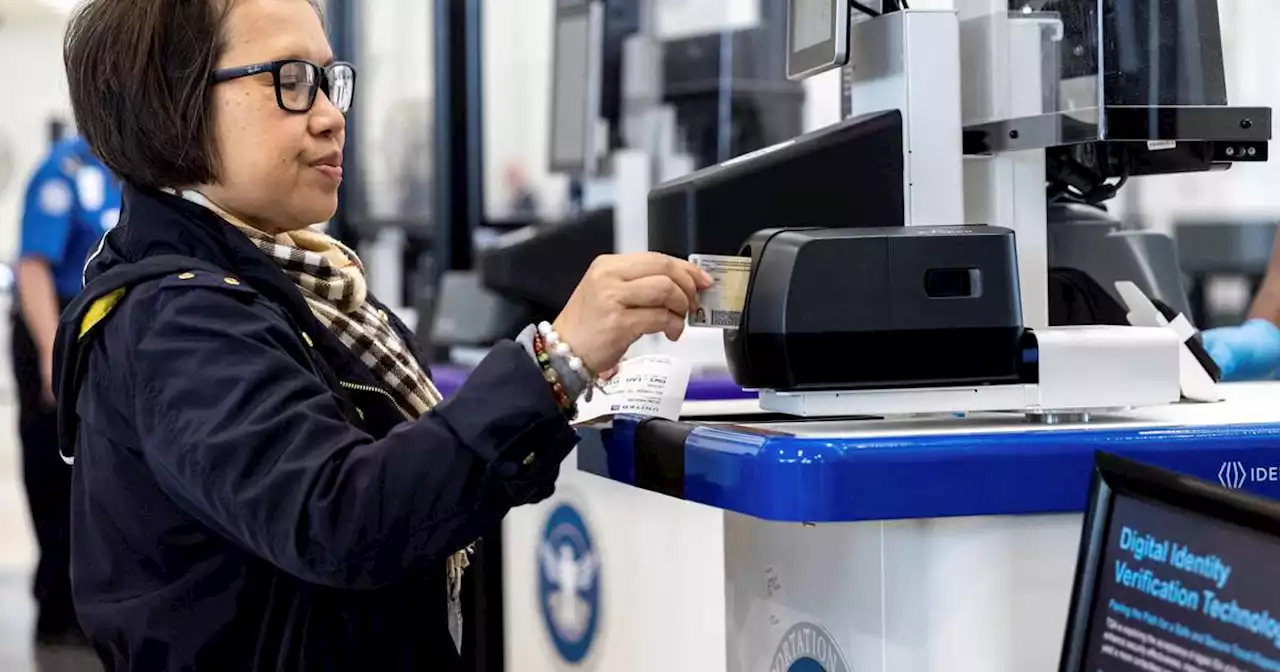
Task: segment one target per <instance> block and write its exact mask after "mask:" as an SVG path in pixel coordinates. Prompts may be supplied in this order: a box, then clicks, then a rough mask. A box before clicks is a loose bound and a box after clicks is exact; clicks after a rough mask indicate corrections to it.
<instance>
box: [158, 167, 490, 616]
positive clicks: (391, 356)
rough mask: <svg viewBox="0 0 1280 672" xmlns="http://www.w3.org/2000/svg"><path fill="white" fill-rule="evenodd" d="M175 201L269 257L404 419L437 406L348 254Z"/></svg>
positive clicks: (324, 240) (311, 235)
mask: <svg viewBox="0 0 1280 672" xmlns="http://www.w3.org/2000/svg"><path fill="white" fill-rule="evenodd" d="M180 195H181V196H182V198H184V199H186V200H188V201H191V202H194V203H199V204H200V205H203V206H204V207H206V208H208V209H209V210H211V211H213V212H214V213H216V214H218V215H219V216H221V217H222V218H223V219H224V220H226V221H227V222H228V223H230V224H232V225H233V226H235V227H236V228H237V229H239V230H240V231H242V232H244V234H245V235H246V236H247V237H248V238H249V240H250V241H252V242H253V244H254V245H255V246H257V248H258V249H259V250H262V252H263V253H264V254H266V255H267V256H268V257H270V258H271V260H272V261H274V262H275V263H276V265H277V266H279V267H280V269H281V270H282V271H284V273H285V275H287V276H289V279H290V280H292V281H293V284H294V285H295V286H297V288H298V290H299V291H301V292H302V296H303V298H305V299H306V300H307V305H308V306H310V308H311V312H312V313H314V314H315V316H316V319H318V320H320V323H321V324H323V325H324V326H325V327H327V328H328V329H329V331H331V332H333V334H334V335H335V336H337V337H338V339H339V340H341V341H342V343H343V344H344V345H346V346H347V348H349V349H350V350H351V352H352V354H354V355H355V356H357V357H359V358H360V361H361V362H364V364H365V366H367V367H369V370H370V371H372V372H373V373H374V375H376V376H377V377H378V378H379V379H380V380H382V381H383V383H385V384H386V386H387V388H388V389H389V390H390V391H391V394H392V396H393V399H394V400H395V401H396V405H397V406H398V407H399V408H400V411H401V412H402V413H404V415H405V417H406V418H407V419H414V418H418V417H420V416H422V415H425V414H426V413H427V412H429V411H430V410H431V409H432V408H434V407H435V406H436V404H439V403H440V401H441V400H442V397H441V396H440V391H439V390H437V389H436V386H435V385H434V384H433V383H432V382H431V379H430V378H428V377H427V374H426V372H424V371H423V370H422V366H421V365H419V364H418V361H417V360H416V359H415V358H414V357H413V355H412V354H411V353H410V351H409V348H408V347H406V346H405V344H404V342H403V341H402V340H401V339H400V336H399V335H398V334H397V333H396V331H395V330H394V329H393V328H392V327H391V324H390V318H389V316H388V315H387V314H386V313H385V312H383V311H381V310H379V309H378V308H376V307H375V306H374V305H373V303H372V302H370V301H369V300H368V288H367V285H366V283H365V278H364V265H363V264H362V263H360V258H359V257H358V256H356V253H355V252H354V251H353V250H351V249H350V248H348V247H347V246H346V245H343V244H342V243H340V242H338V241H336V240H334V239H333V238H331V237H329V236H327V235H325V234H324V233H321V232H320V231H317V230H314V229H302V230H298V231H290V232H287V233H281V234H278V235H275V236H272V235H270V234H267V233H264V232H263V231H260V230H258V229H255V228H253V227H252V226H249V225H248V224H246V223H245V222H243V221H241V220H240V219H239V218H237V217H235V216H233V215H231V214H229V213H227V212H226V211H224V210H223V209H222V208H219V207H218V206H217V205H214V204H213V202H211V201H210V200H209V199H207V198H205V197H204V195H203V194H200V193H198V192H194V191H185V192H182V193H181V194H180ZM472 549H473V547H468V548H466V549H463V550H461V551H458V552H457V553H454V554H453V556H452V557H450V558H449V561H448V563H447V568H446V569H447V572H448V578H449V587H450V599H451V600H452V601H456V600H457V599H458V595H459V592H460V590H461V586H462V571H463V570H464V569H466V567H467V565H468V564H469V558H470V554H471V552H472Z"/></svg>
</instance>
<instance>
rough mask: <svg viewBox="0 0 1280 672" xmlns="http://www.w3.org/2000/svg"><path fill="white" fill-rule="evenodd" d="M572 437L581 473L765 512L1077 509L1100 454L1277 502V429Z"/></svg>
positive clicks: (626, 425) (836, 515) (832, 515)
mask: <svg viewBox="0 0 1280 672" xmlns="http://www.w3.org/2000/svg"><path fill="white" fill-rule="evenodd" d="M1277 408H1278V409H1280V401H1278V402H1277ZM1277 420H1280V411H1278V412H1277ZM847 424H848V425H849V426H850V427H853V428H854V429H851V430H850V433H853V432H856V431H857V430H856V425H857V423H847ZM790 427H794V425H790ZM579 433H580V434H581V435H582V442H581V444H580V445H579V448H578V464H579V468H580V469H583V470H585V471H588V472H591V473H594V474H597V475H600V476H604V477H606V478H609V479H612V480H615V481H619V482H622V483H626V484H628V485H632V486H636V487H641V488H645V489H648V490H652V491H655V492H661V493H664V494H667V495H670V496H674V497H679V498H683V499H685V500H688V501H691V502H698V503H701V504H706V505H709V506H713V507H717V508H721V509H726V510H729V511H735V512H738V513H742V514H747V515H750V516H755V517H757V518H762V519H766V520H777V521H793V522H814V523H819V522H846V521H865V520H891V519H907V518H938V517H948V516H976V515H1020V514H1044V513H1065V512H1080V511H1083V510H1084V508H1085V500H1086V498H1087V495H1088V491H1089V480H1090V477H1091V474H1092V467H1093V459H1094V455H1095V453H1096V452H1097V451H1100V450H1101V451H1107V452H1113V453H1116V454H1120V455H1125V456H1128V457H1131V458H1134V459H1137V460H1140V461H1144V462H1147V463H1150V464H1154V465H1158V466H1162V467H1165V468H1169V469H1172V470H1175V471H1178V472H1181V473H1184V474H1188V475H1191V476H1196V477H1199V478H1203V479H1207V480H1210V481H1214V482H1221V483H1223V484H1224V485H1226V486H1228V487H1234V488H1240V489H1243V490H1246V491H1250V492H1254V493H1257V494H1261V495H1264V496H1268V497H1273V498H1280V469H1278V468H1280V423H1277V424H1235V425H1221V426H1197V427H1186V426H1177V425H1173V424H1170V425H1168V426H1164V427H1158V426H1145V427H1140V428H1115V429H1059V430H1044V429H1037V430H1030V429H1028V430H1026V431H1015V432H990V431H989V432H988V433H981V431H979V432H978V433H941V434H921V435H917V436H910V435H907V436H876V435H875V434H868V435H867V436H865V437H862V438H859V437H857V436H849V437H848V438H839V437H833V436H831V435H829V434H828V435H826V436H822V437H818V436H811V437H806V436H803V435H798V434H779V433H776V432H775V433H771V432H769V431H768V425H761V426H759V429H752V428H751V427H743V428H738V429H735V428H732V427H729V426H724V425H700V424H698V423H685V422H668V421H663V420H649V419H647V418H639V417H631V416H620V417H617V418H614V419H613V420H612V424H611V426H604V427H581V428H579Z"/></svg>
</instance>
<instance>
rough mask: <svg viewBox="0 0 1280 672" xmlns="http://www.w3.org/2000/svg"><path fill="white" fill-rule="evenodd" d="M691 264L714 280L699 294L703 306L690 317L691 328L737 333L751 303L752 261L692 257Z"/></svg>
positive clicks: (692, 312)
mask: <svg viewBox="0 0 1280 672" xmlns="http://www.w3.org/2000/svg"><path fill="white" fill-rule="evenodd" d="M689 263H691V264H693V265H694V266H697V267H698V268H700V269H702V270H704V271H706V273H707V275H710V276H711V286H710V287H708V288H707V289H704V290H703V291H701V292H699V293H698V302H699V304H701V305H700V306H699V308H698V309H697V310H694V311H691V312H690V313H689V326H691V327H711V328H713V329H737V328H738V325H739V324H741V323H742V308H743V306H745V305H746V303H747V284H748V283H749V282H750V281H751V259H750V258H749V257H726V256H721V255H715V254H692V255H689Z"/></svg>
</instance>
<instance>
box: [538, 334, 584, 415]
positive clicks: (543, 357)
mask: <svg viewBox="0 0 1280 672" xmlns="http://www.w3.org/2000/svg"><path fill="white" fill-rule="evenodd" d="M533 352H534V356H535V357H536V358H537V360H538V367H539V368H541V369H542V377H543V378H545V379H546V381H547V384H548V385H550V386H551V393H552V394H554V395H555V398H556V406H559V407H560V411H561V412H562V413H564V414H565V415H566V416H567V417H569V418H573V417H575V416H576V415H577V414H578V405H577V403H576V402H574V400H573V399H570V398H569V392H568V391H567V390H565V389H564V383H561V382H560V376H559V375H558V374H557V373H556V369H555V366H553V365H552V363H551V350H550V349H549V344H548V343H547V341H545V340H544V339H543V337H542V334H540V333H538V334H534V335H533Z"/></svg>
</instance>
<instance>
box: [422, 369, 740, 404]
mask: <svg viewBox="0 0 1280 672" xmlns="http://www.w3.org/2000/svg"><path fill="white" fill-rule="evenodd" d="M468 373H469V371H468V370H467V369H465V368H463V367H460V366H452V365H448V364H437V365H434V366H432V367H431V376H432V381H433V382H434V383H435V385H436V388H437V389H439V390H440V394H443V395H444V396H446V397H447V396H449V395H451V394H453V393H454V392H456V391H457V390H458V388H459V387H462V384H463V383H464V382H466V380H467V374H468ZM756 397H757V395H756V393H755V392H748V391H746V390H743V389H742V388H741V387H738V386H737V385H735V384H734V383H733V380H732V379H730V378H729V374H727V373H726V374H721V375H696V376H694V377H693V378H691V379H690V380H689V388H688V390H687V391H686V393H685V399H688V400H689V401H708V400H723V399H755V398H756Z"/></svg>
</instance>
